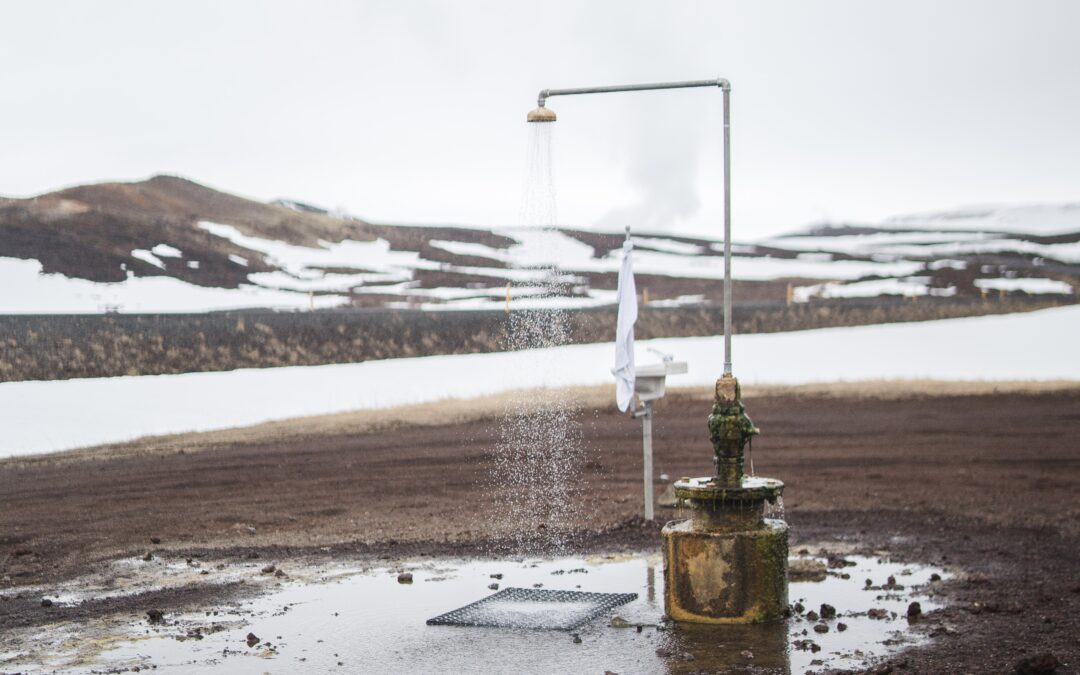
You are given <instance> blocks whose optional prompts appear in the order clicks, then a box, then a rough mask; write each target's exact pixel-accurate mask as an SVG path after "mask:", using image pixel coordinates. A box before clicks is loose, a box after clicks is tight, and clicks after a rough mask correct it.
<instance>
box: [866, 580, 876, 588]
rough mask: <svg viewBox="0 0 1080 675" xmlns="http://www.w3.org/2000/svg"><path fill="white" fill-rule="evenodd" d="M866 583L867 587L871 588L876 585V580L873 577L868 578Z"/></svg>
mask: <svg viewBox="0 0 1080 675" xmlns="http://www.w3.org/2000/svg"><path fill="white" fill-rule="evenodd" d="M865 585H866V587H867V588H870V587H871V586H873V585H874V580H873V579H867V580H866V584H865Z"/></svg>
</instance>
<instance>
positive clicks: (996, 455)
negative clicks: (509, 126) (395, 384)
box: [0, 384, 1080, 673]
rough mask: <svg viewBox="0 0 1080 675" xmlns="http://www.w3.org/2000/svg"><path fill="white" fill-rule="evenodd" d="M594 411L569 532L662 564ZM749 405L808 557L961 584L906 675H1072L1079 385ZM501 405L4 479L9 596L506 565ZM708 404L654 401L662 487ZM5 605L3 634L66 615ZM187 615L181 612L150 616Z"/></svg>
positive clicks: (697, 458) (187, 441) (615, 422)
mask: <svg viewBox="0 0 1080 675" xmlns="http://www.w3.org/2000/svg"><path fill="white" fill-rule="evenodd" d="M607 395H608V392H606V391H605V392H601V394H599V396H603V397H606V396H607ZM597 396H598V394H597V393H596V392H591V393H590V392H586V393H584V394H582V395H581V396H580V397H579V400H580V401H581V405H582V406H583V407H582V411H581V419H582V422H583V428H584V439H585V443H586V445H587V447H588V451H587V455H588V456H587V457H586V461H585V463H584V465H583V467H582V470H581V476H582V485H587V486H588V488H587V490H583V491H582V492H583V493H584V494H582V495H581V498H580V505H581V506H580V509H579V510H578V512H577V516H576V520H575V522H573V523H571V527H572V529H573V532H574V536H575V537H576V541H577V543H578V545H579V546H581V547H583V548H586V549H594V550H596V549H610V548H652V547H656V546H657V545H658V529H657V527H656V526H654V525H648V524H644V523H642V522H641V521H640V519H639V516H638V514H639V513H640V512H641V496H640V471H641V464H640V462H641V459H640V457H641V455H640V452H641V451H640V426H639V424H638V423H637V422H635V421H633V420H630V419H628V418H626V417H624V416H621V415H618V414H616V413H615V412H613V411H612V407H611V406H610V405H609V404H607V403H606V402H601V401H599V400H597ZM746 398H747V401H746V402H747V405H748V408H749V411H750V414H751V415H752V417H753V418H754V421H755V423H756V424H757V425H758V426H760V427H761V428H762V430H763V434H762V436H761V437H759V439H758V440H757V441H756V442H755V444H754V462H755V464H756V467H757V470H758V472H759V473H760V474H763V475H770V476H776V477H780V478H782V479H784V480H785V481H786V482H787V485H788V488H787V492H786V507H787V515H788V519H789V521H790V522H791V524H792V538H793V549H796V550H797V549H798V548H799V547H800V546H801V545H803V544H805V543H807V542H822V541H845V542H851V543H854V544H855V545H857V546H858V547H860V548H863V549H865V550H867V551H871V550H878V549H885V550H888V551H889V552H890V553H891V554H892V555H893V556H894V557H897V558H902V559H911V560H921V561H928V562H935V563H940V564H945V565H947V566H950V567H952V568H953V569H954V570H956V571H958V572H961V573H962V574H960V575H959V577H958V579H957V580H956V581H953V582H950V583H948V584H946V585H945V588H944V589H943V592H944V593H945V600H946V602H947V603H948V607H947V608H946V609H944V610H942V611H940V612H934V613H931V614H930V615H928V616H927V617H926V618H925V620H924V621H923V622H922V624H921V625H922V626H923V627H924V629H925V630H927V631H929V632H931V633H932V634H936V637H935V638H934V640H933V642H932V643H931V644H929V645H928V646H925V647H920V648H917V649H914V650H910V651H908V652H905V653H903V654H902V655H901V656H900V657H895V658H894V659H893V662H892V664H893V666H895V667H900V666H903V665H906V668H907V672H919V673H929V672H934V673H945V672H950V673H951V672H956V673H963V672H979V673H983V672H1011V670H1012V667H1013V665H1014V664H1015V663H1017V662H1018V661H1019V660H1021V659H1022V658H1025V657H1027V656H1032V655H1034V654H1037V653H1040V652H1053V653H1054V654H1055V655H1056V657H1057V658H1058V659H1060V660H1061V661H1062V662H1063V663H1065V664H1066V665H1065V666H1064V667H1063V668H1062V669H1059V671H1058V672H1075V669H1076V668H1077V666H1078V665H1080V628H1078V625H1080V624H1078V621H1077V619H1076V617H1077V616H1078V613H1080V558H1078V556H1077V551H1078V550H1080V500H1078V499H1077V498H1076V494H1075V488H1076V485H1078V484H1080V444H1078V443H1077V440H1076V439H1077V437H1078V432H1080V388H1078V387H1076V386H1075V385H1066V386H1058V387H1042V388H1038V387H1036V388H1026V389H1025V388H1015V387H1014V388H1012V389H1006V388H1001V389H1000V390H999V391H995V388H994V387H993V386H986V387H984V388H982V389H981V390H976V391H975V392H974V393H971V388H970V387H964V388H949V387H938V386H931V385H923V384H918V385H914V384H907V385H901V384H892V385H888V384H886V385H878V386H877V387H876V388H874V389H867V388H863V389H860V388H858V387H852V386H847V387H834V388H827V389H822V390H807V389H793V390H776V389H772V390H759V391H756V392H755V391H748V392H747V397H746ZM499 407H500V401H498V400H489V401H487V402H486V403H484V402H479V403H474V404H467V403H450V404H446V405H445V406H434V407H428V408H426V409H421V408H416V409H412V410H405V411H396V412H387V413H364V414H356V415H342V416H333V417H327V418H319V419H316V420H306V421H298V422H292V423H277V424H273V425H264V426H262V427H256V428H253V429H249V430H233V431H227V432H217V433H211V434H198V435H195V434H193V435H185V436H176V437H171V438H165V439H152V440H148V441H142V442H137V443H134V444H128V445H124V446H113V447H110V448H104V449H97V450H92V451H81V452H75V453H69V454H66V455H60V456H54V457H38V458H29V459H23V460H7V461H4V462H0V533H2V536H0V580H2V582H3V583H2V584H0V589H2V588H3V587H4V586H11V585H20V586H22V585H27V584H31V583H44V584H48V583H49V582H51V581H55V580H58V579H61V578H65V577H69V576H72V575H75V574H78V573H82V572H86V571H88V570H89V569H92V568H94V566H95V564H96V563H98V562H100V561H102V560H105V559H108V558H110V557H113V556H116V555H133V554H141V553H143V552H145V551H147V550H149V549H155V550H157V551H158V552H159V553H161V554H163V555H188V556H190V555H201V554H206V553H207V552H208V551H210V550H215V552H216V553H217V554H221V555H235V556H238V557H242V556H245V555H250V554H252V553H253V552H260V553H261V555H263V556H264V557H268V556H285V555H290V554H292V555H303V554H309V555H332V556H337V557H349V556H358V555H373V554H374V555H394V556H399V555H413V554H415V555H426V554H445V553H459V554H477V555H485V554H492V553H497V552H498V551H499V550H501V547H502V541H503V540H504V537H505V535H507V534H508V529H507V528H506V527H505V526H500V525H498V524H496V522H495V521H496V518H495V517H493V515H492V514H493V512H494V511H496V510H497V506H496V504H497V503H498V498H499V490H498V489H497V488H494V487H491V486H488V485H486V484H485V480H486V477H487V475H488V471H489V469H490V467H491V462H492V455H493V444H494V442H495V439H496V437H497V418H496V417H495V416H494V414H493V413H494V411H496V410H498V409H499ZM707 409H708V401H707V399H706V397H705V396H704V393H703V392H676V393H673V394H671V395H670V396H669V398H668V399H666V400H665V401H663V402H662V404H661V405H660V406H658V408H657V411H656V420H655V435H656V436H655V438H656V441H655V454H656V469H657V474H660V473H661V472H664V473H667V474H669V475H670V476H671V477H673V478H675V477H679V476H681V475H699V474H705V473H708V472H709V470H710V468H711V466H710V455H709V448H708V447H707V444H706V441H705V434H704V416H705V415H706V413H707ZM410 420H421V423H415V422H413V421H410ZM661 487H662V485H661V484H660V483H659V482H658V484H657V489H660V488H661ZM674 515H675V514H674V513H673V512H662V516H661V517H662V518H667V517H674ZM151 537H156V538H160V544H157V545H153V544H151V540H150V538H151ZM180 595H181V596H182V595H183V594H182V593H181V594H180ZM0 596H2V597H3V598H4V601H3V602H0V629H2V628H3V627H4V626H13V625H27V624H34V623H41V622H45V621H49V620H55V619H56V618H60V617H61V616H62V615H63V612H64V611H65V610H64V609H63V608H57V607H53V608H41V607H40V605H39V604H38V603H36V598H34V599H30V598H14V597H10V596H4V595H3V593H2V592H0ZM186 599H187V600H190V599H191V598H186ZM170 601H175V602H183V601H185V598H184V597H177V598H174V599H173V600H170V599H169V598H156V599H155V602H156V603H158V605H157V606H162V607H163V608H165V607H167V606H168V603H169V602H170ZM115 609H116V608H115V607H112V608H110V607H103V608H102V609H101V611H113V610H115Z"/></svg>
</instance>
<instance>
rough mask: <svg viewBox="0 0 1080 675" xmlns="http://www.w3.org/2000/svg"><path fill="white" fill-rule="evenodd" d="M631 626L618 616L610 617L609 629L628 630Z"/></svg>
mask: <svg viewBox="0 0 1080 675" xmlns="http://www.w3.org/2000/svg"><path fill="white" fill-rule="evenodd" d="M631 625H632V624H631V623H630V622H629V621H627V620H626V619H624V618H622V617H621V616H619V615H618V614H616V615H615V616H613V617H611V627H612V628H629V627H630V626H631Z"/></svg>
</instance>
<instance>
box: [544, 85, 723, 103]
mask: <svg viewBox="0 0 1080 675" xmlns="http://www.w3.org/2000/svg"><path fill="white" fill-rule="evenodd" d="M689 87H720V88H721V89H723V90H724V91H730V90H731V83H729V82H728V81H727V80H725V79H723V78H719V79H716V80H688V81H686V82H653V83H650V84H618V85H614V86H611V87H577V88H574V89H544V90H543V91H541V92H540V95H539V96H538V97H537V103H539V104H540V107H543V106H544V102H545V101H547V99H549V98H551V97H552V96H573V95H575V94H610V93H612V92H618V91H650V90H654V89H686V88H689Z"/></svg>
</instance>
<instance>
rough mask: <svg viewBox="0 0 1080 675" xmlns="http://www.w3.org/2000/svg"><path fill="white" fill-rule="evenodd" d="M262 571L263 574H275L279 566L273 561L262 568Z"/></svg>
mask: <svg viewBox="0 0 1080 675" xmlns="http://www.w3.org/2000/svg"><path fill="white" fill-rule="evenodd" d="M261 571H262V573H263V574H273V573H274V572H276V571H277V566H275V565H274V564H273V563H271V564H269V565H267V566H266V567H264V568H262V570H261Z"/></svg>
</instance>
